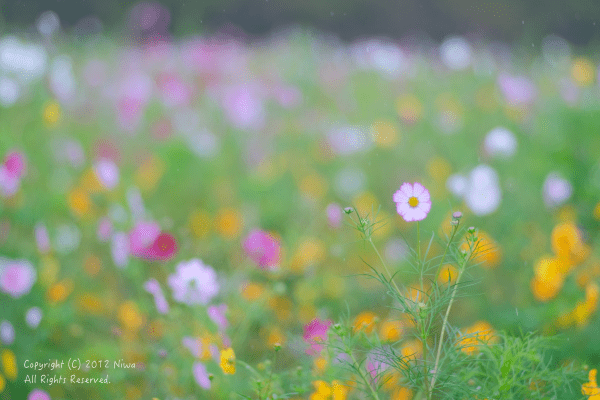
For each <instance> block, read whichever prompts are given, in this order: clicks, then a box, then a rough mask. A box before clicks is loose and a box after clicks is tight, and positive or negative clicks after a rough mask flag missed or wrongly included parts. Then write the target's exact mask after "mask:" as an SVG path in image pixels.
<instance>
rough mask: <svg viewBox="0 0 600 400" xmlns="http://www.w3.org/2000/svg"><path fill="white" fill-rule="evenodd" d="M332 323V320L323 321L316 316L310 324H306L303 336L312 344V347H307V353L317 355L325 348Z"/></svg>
mask: <svg viewBox="0 0 600 400" xmlns="http://www.w3.org/2000/svg"><path fill="white" fill-rule="evenodd" d="M331 324H332V321H330V320H326V321H321V320H320V319H318V318H315V319H313V320H312V321H311V322H310V323H309V324H308V325H304V335H302V338H303V339H304V341H305V342H306V343H308V344H309V345H310V348H309V349H306V354H308V355H317V354H319V353H320V352H321V350H323V342H325V340H327V331H328V330H329V327H330V326H331Z"/></svg>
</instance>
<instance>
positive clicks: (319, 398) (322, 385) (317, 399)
mask: <svg viewBox="0 0 600 400" xmlns="http://www.w3.org/2000/svg"><path fill="white" fill-rule="evenodd" d="M313 385H314V386H315V390H316V392H314V393H313V394H311V395H310V400H346V397H347V396H348V388H347V387H346V386H344V385H343V384H342V383H341V382H339V381H333V382H331V385H329V384H328V383H327V382H324V381H314V382H313Z"/></svg>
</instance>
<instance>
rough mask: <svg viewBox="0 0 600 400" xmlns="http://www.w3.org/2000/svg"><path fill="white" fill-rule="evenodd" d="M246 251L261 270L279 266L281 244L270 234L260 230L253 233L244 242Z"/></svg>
mask: <svg viewBox="0 0 600 400" xmlns="http://www.w3.org/2000/svg"><path fill="white" fill-rule="evenodd" d="M244 250H245V251H246V254H247V255H248V257H250V259H251V260H252V261H254V262H255V263H256V264H258V266H259V267H261V268H269V267H275V266H277V264H279V258H280V252H281V249H280V246H279V242H278V241H277V239H275V238H274V237H273V236H271V235H270V234H269V233H268V232H265V231H263V230H260V229H254V230H253V231H251V232H250V233H249V234H248V236H246V239H245V240H244Z"/></svg>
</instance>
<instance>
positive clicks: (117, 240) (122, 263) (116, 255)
mask: <svg viewBox="0 0 600 400" xmlns="http://www.w3.org/2000/svg"><path fill="white" fill-rule="evenodd" d="M110 251H111V255H112V259H113V262H114V263H115V265H116V266H117V267H118V268H125V267H126V266H127V263H128V262H129V237H128V236H127V234H126V233H123V232H116V233H115V234H114V235H113V237H112V241H111V244H110Z"/></svg>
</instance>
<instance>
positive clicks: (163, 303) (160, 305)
mask: <svg viewBox="0 0 600 400" xmlns="http://www.w3.org/2000/svg"><path fill="white" fill-rule="evenodd" d="M144 289H145V290H146V291H147V292H148V293H150V294H151V295H153V296H154V303H155V304H156V309H157V310H158V312H159V313H160V314H167V313H168V312H169V303H167V299H165V295H164V294H163V291H162V289H161V287H160V284H159V283H158V281H157V280H156V279H150V280H149V281H146V283H144Z"/></svg>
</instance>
